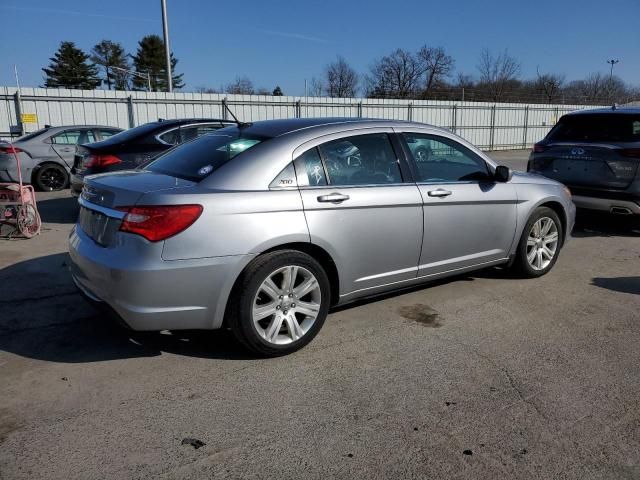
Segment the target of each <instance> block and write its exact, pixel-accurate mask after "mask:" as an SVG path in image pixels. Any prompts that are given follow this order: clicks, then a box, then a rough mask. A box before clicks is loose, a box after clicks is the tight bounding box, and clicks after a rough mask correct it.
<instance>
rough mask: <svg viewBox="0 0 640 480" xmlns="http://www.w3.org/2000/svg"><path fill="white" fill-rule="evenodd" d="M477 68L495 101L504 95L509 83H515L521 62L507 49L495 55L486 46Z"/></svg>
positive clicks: (481, 79)
mask: <svg viewBox="0 0 640 480" xmlns="http://www.w3.org/2000/svg"><path fill="white" fill-rule="evenodd" d="M477 68H478V71H479V72H480V83H481V84H482V85H483V86H484V87H485V88H487V89H488V91H489V93H490V95H491V97H492V100H493V101H494V102H496V101H498V100H500V99H501V98H502V97H503V95H504V93H505V92H506V90H507V88H508V87H509V85H510V84H511V85H513V83H514V82H515V81H516V80H517V79H518V75H519V74H520V62H519V61H518V60H517V59H516V58H515V57H512V56H511V55H509V52H508V51H507V50H505V51H504V52H502V53H500V54H498V55H497V56H495V55H493V54H492V53H491V52H490V51H489V50H488V49H486V48H485V49H484V50H482V53H481V54H480V63H478V66H477Z"/></svg>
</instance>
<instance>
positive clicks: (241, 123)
mask: <svg viewBox="0 0 640 480" xmlns="http://www.w3.org/2000/svg"><path fill="white" fill-rule="evenodd" d="M222 104H223V105H224V108H225V109H226V110H227V112H229V115H231V116H232V117H233V120H234V121H235V122H236V123H237V124H238V128H242V127H248V126H250V125H251V123H247V122H241V121H240V120H238V117H236V116H235V115H234V114H233V112H232V111H231V109H230V108H229V105H227V102H222Z"/></svg>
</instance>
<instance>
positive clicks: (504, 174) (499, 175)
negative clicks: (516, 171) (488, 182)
mask: <svg viewBox="0 0 640 480" xmlns="http://www.w3.org/2000/svg"><path fill="white" fill-rule="evenodd" d="M511 177H513V172H512V171H511V169H510V168H509V167H505V166H504V165H498V166H497V167H496V171H495V172H494V174H493V178H494V179H495V181H496V182H502V183H505V182H508V181H509V180H511Z"/></svg>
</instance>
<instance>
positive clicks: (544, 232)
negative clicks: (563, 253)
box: [513, 207, 564, 278]
mask: <svg viewBox="0 0 640 480" xmlns="http://www.w3.org/2000/svg"><path fill="white" fill-rule="evenodd" d="M563 235H564V232H563V230H562V222H560V218H559V217H558V214H557V213H556V212H555V211H553V210H552V209H550V208H548V207H539V208H536V209H535V210H534V211H533V213H532V214H531V216H530V217H529V220H527V223H526V225H525V227H524V230H523V231H522V236H521V237H520V242H519V243H518V248H517V251H516V258H515V261H514V263H513V269H514V271H515V272H516V273H517V274H519V276H521V277H524V278H537V277H541V276H542V275H545V274H546V273H548V272H549V271H550V270H551V269H552V268H553V266H554V265H555V263H556V261H557V260H558V255H560V248H561V247H562V240H563V238H564V236H563Z"/></svg>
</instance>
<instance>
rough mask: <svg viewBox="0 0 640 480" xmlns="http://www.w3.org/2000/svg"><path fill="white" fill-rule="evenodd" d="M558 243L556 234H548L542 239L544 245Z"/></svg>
mask: <svg viewBox="0 0 640 480" xmlns="http://www.w3.org/2000/svg"><path fill="white" fill-rule="evenodd" d="M557 241H558V232H553V233H550V234H549V235H547V236H545V237H544V244H545V245H546V244H549V243H553V242H557Z"/></svg>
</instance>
